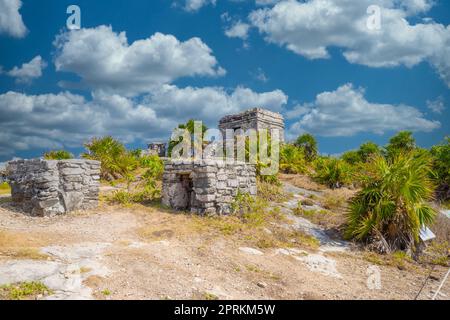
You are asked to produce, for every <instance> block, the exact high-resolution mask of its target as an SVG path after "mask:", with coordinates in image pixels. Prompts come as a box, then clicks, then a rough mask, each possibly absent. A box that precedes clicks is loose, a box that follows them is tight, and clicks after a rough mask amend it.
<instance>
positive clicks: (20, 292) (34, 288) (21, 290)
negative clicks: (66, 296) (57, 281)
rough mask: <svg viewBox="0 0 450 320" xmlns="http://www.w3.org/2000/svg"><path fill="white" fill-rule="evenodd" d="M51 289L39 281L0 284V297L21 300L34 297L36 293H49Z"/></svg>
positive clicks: (51, 292)
mask: <svg viewBox="0 0 450 320" xmlns="http://www.w3.org/2000/svg"><path fill="white" fill-rule="evenodd" d="M51 294H53V291H52V290H50V289H49V288H47V286H45V285H44V284H43V283H41V282H34V281H33V282H21V283H18V284H10V285H3V286H0V298H2V296H5V298H7V299H10V300H22V299H27V298H28V299H29V298H33V297H36V296H38V295H51Z"/></svg>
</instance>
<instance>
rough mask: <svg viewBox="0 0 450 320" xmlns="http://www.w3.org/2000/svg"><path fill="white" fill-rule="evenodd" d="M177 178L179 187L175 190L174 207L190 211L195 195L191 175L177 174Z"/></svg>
mask: <svg viewBox="0 0 450 320" xmlns="http://www.w3.org/2000/svg"><path fill="white" fill-rule="evenodd" d="M177 178H178V179H177V180H178V186H179V187H178V188H177V189H178V190H177V192H176V193H177V194H176V199H177V201H176V202H177V203H176V204H175V207H176V208H177V209H178V210H184V211H190V210H191V207H192V203H193V199H194V197H195V194H194V183H193V181H192V177H191V175H190V174H177Z"/></svg>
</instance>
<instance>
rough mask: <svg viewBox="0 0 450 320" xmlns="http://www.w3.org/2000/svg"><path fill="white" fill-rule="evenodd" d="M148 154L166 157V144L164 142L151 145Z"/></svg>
mask: <svg viewBox="0 0 450 320" xmlns="http://www.w3.org/2000/svg"><path fill="white" fill-rule="evenodd" d="M147 154H149V155H157V156H160V157H165V156H166V144H165V143H164V142H152V143H149V144H148V151H147Z"/></svg>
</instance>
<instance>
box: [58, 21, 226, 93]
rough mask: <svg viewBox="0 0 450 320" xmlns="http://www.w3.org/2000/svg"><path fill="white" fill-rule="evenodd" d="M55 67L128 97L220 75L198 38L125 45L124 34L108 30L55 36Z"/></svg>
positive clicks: (160, 38)
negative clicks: (187, 79) (183, 80)
mask: <svg viewBox="0 0 450 320" xmlns="http://www.w3.org/2000/svg"><path fill="white" fill-rule="evenodd" d="M55 46H56V48H57V53H56V57H55V66H56V70H58V71H68V72H74V73H76V74H78V75H79V76H80V77H81V79H82V84H83V85H85V86H87V87H89V88H91V89H94V90H98V89H101V90H104V91H110V92H114V93H119V94H126V95H133V94H137V93H142V92H148V91H150V89H151V88H152V87H154V86H159V85H161V84H164V83H170V82H172V81H173V80H175V79H177V78H180V77H186V76H196V75H200V76H220V75H223V74H224V73H225V71H224V70H223V69H222V68H221V67H219V66H218V63H217V60H216V58H215V57H214V56H213V55H212V51H211V49H210V48H209V47H208V46H207V45H206V44H205V43H203V42H202V41H201V40H200V39H199V38H191V39H189V40H187V41H184V42H181V41H179V40H178V39H177V38H175V37H174V36H172V35H165V34H161V33H155V34H154V35H153V36H151V37H150V38H148V39H143V40H137V41H135V42H133V43H132V44H128V40H127V37H126V34H125V32H121V33H115V32H114V31H113V30H112V28H111V27H107V26H99V27H96V28H92V29H80V30H72V31H69V32H66V33H63V34H62V35H60V36H58V37H57V39H56V41H55Z"/></svg>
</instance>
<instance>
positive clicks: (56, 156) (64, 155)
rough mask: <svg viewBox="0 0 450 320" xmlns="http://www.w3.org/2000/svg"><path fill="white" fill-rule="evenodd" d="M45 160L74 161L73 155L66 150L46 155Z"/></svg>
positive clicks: (54, 151) (53, 151)
mask: <svg viewBox="0 0 450 320" xmlns="http://www.w3.org/2000/svg"><path fill="white" fill-rule="evenodd" d="M44 159H45V160H67V159H73V154H71V153H70V152H69V151H66V150H52V151H49V152H46V153H44Z"/></svg>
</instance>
